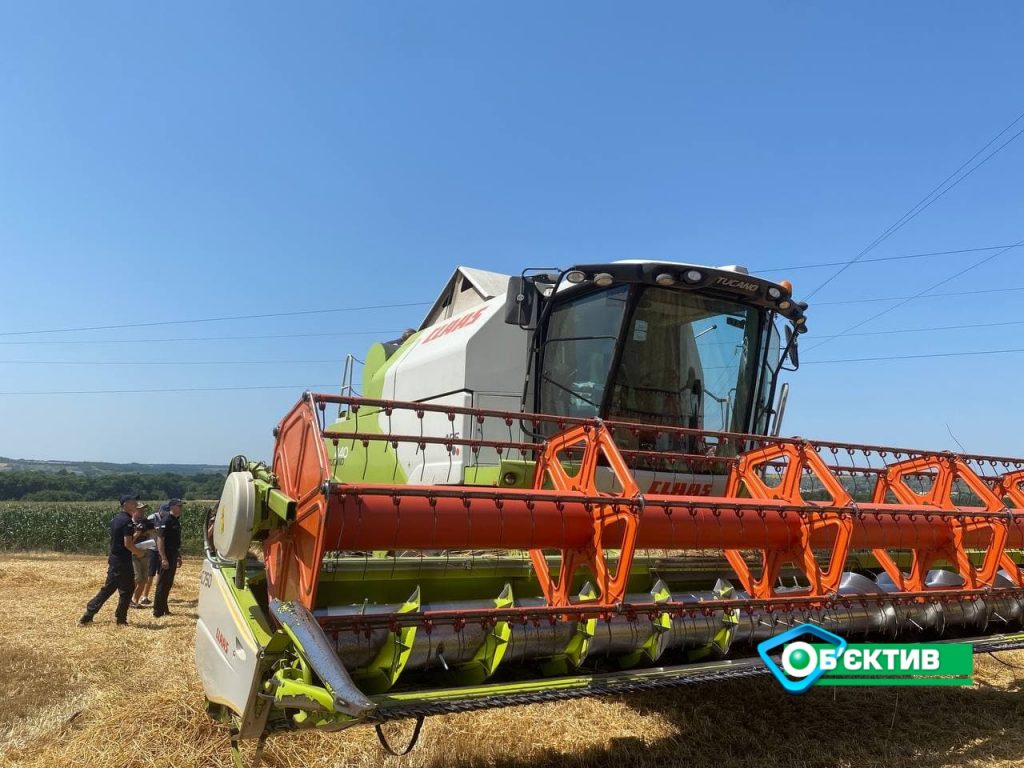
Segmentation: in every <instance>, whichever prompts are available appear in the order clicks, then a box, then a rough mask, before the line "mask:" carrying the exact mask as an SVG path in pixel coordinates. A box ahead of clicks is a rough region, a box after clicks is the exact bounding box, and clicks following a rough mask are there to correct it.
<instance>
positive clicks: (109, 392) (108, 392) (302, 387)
mask: <svg viewBox="0 0 1024 768" xmlns="http://www.w3.org/2000/svg"><path fill="white" fill-rule="evenodd" d="M337 386H338V383H337V382H333V383H331V384H269V385H263V386H251V387H168V388H162V389H77V390H52V391H48V392H40V391H29V392H0V396H20V395H133V394H161V393H166V392H245V391H253V390H264V389H291V390H295V391H296V392H304V391H305V390H307V389H310V388H316V389H320V388H323V387H331V388H334V387H337Z"/></svg>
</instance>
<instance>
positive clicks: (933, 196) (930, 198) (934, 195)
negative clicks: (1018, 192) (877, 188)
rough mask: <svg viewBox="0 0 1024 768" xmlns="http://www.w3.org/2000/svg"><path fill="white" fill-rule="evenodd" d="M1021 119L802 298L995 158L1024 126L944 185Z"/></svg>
mask: <svg viewBox="0 0 1024 768" xmlns="http://www.w3.org/2000/svg"><path fill="white" fill-rule="evenodd" d="M1022 118H1024V112H1022V113H1021V114H1019V115H1017V117H1015V118H1014V119H1013V121H1012V122H1010V124H1009V125H1007V126H1006V127H1005V128H1003V130H1001V131H1000V132H999V133H997V134H996V135H995V136H993V137H992V138H991V139H990V140H989V141H988V142H987V143H986V144H985V145H984V146H983V147H982V148H981V149H979V150H978V151H977V152H975V153H974V154H973V155H971V156H970V157H969V158H968V159H967V160H966V161H965V162H964V163H963V164H961V165H960V167H959V168H957V169H956V170H955V171H953V172H952V173H951V174H949V176H947V177H946V178H945V179H943V180H942V181H941V182H940V183H939V184H938V185H937V186H936V187H935V188H934V189H932V191H931V192H929V193H928V194H927V195H925V196H924V197H922V198H921V199H920V200H919V201H918V202H917V204H916V205H914V206H913V207H912V208H910V210H908V211H907V212H906V213H904V214H903V215H902V216H900V218H899V219H897V220H896V221H895V222H894V223H893V224H891V225H890V226H889V228H888V229H886V230H885V231H884V232H882V234H880V235H879V236H878V237H876V238H875V239H874V240H872V241H871V242H870V243H868V245H867V246H865V247H864V248H863V249H862V250H861V252H860V253H858V254H857V255H856V256H854V257H853V259H852V260H851V261H850V262H849V263H847V264H844V265H843V266H841V267H840V268H839V269H837V270H836V271H835V272H833V273H832V274H831V275H830V276H829V277H828V278H827V279H826V280H825V281H824V282H822V283H821V284H820V285H818V287H817V288H815V289H814V290H812V291H811V292H810V293H808V294H806V295H805V299H809V298H811V297H812V296H814V294H816V293H817V292H818V291H820V290H821V289H822V288H824V287H825V286H826V285H828V284H829V283H831V282H832V281H833V280H835V279H836V278H837V277H839V276H840V275H841V274H843V272H845V271H846V270H847V269H849V268H850V267H851V266H852V265H853V264H856V263H857V262H858V261H860V260H861V259H862V258H863V257H864V256H867V255H868V254H869V253H870V252H871V251H873V250H874V249H875V248H877V247H878V246H879V245H881V244H882V243H883V242H885V241H886V240H887V239H889V238H890V237H891V236H892V235H894V234H895V233H896V232H898V231H899V230H901V229H902V228H903V227H905V226H906V225H907V224H909V223H910V222H911V221H912V220H913V219H915V218H917V217H918V216H919V215H920V214H922V213H924V212H925V211H926V210H927V209H928V208H930V207H931V206H932V205H933V204H934V203H936V202H938V200H939V199H941V198H942V197H943V196H945V195H946V194H947V193H948V192H949V191H950V190H952V189H953V188H954V187H956V186H957V185H958V184H960V182H962V181H964V179H966V178H967V177H968V176H970V175H971V174H972V173H974V172H975V171H976V170H978V169H979V168H981V166H983V165H984V164H985V163H987V162H988V161H989V160H991V159H992V158H993V157H995V156H996V155H997V154H998V153H999V152H1001V151H1002V150H1003V149H1004V148H1005V147H1006V146H1008V145H1009V144H1010V143H1011V142H1013V141H1015V140H1016V139H1017V137H1018V136H1020V135H1021V134H1022V133H1024V128H1022V129H1021V130H1019V131H1017V132H1016V133H1014V134H1013V135H1012V136H1010V138H1008V139H1007V140H1006V141H1004V142H1003V143H1002V144H1000V145H999V146H998V147H996V148H995V149H994V150H992V151H991V152H990V153H989V154H987V155H985V157H983V158H982V159H981V161H980V162H979V163H977V164H976V165H975V166H974V167H972V168H971V169H970V170H968V171H967V172H966V173H964V174H963V175H961V176H960V177H959V178H957V179H956V181H954V182H953V183H952V184H949V186H946V185H947V183H948V182H949V181H950V180H951V179H953V178H954V177H956V176H957V174H959V173H960V172H961V171H962V170H963V169H964V168H966V167H967V166H968V165H970V164H971V163H972V162H974V160H975V158H977V157H978V155H980V154H981V153H982V152H984V151H985V150H986V149H988V148H989V147H990V146H992V145H993V144H994V143H995V142H996V141H998V140H999V138H1000V137H1002V136H1003V134H1005V133H1006V132H1007V131H1009V130H1010V129H1011V128H1013V126H1015V125H1016V124H1017V123H1018V122H1020V120H1021V119H1022ZM944 187H945V188H944ZM940 190H941V191H940Z"/></svg>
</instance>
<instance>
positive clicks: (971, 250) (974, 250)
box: [752, 245, 1020, 304]
mask: <svg viewBox="0 0 1024 768" xmlns="http://www.w3.org/2000/svg"><path fill="white" fill-rule="evenodd" d="M1008 247H1009V248H1019V247H1020V246H1017V245H1011V246H1006V245H988V246H985V247H983V248H960V249H959V250H956V251H929V252H927V253H908V254H904V255H902V256H877V257H875V258H873V259H860V260H859V261H854V260H852V259H851V260H848V261H823V262H821V263H820V264H799V265H797V266H793V267H771V268H769V269H755V270H752V272H753V273H754V274H755V275H763V274H765V273H767V272H795V271H796V270H798V269H818V268H820V267H839V266H842V265H844V264H846V265H849V264H877V263H879V262H883V261H905V260H907V259H923V258H928V257H930V256H952V255H954V254H961V253H980V252H981V251H998V250H999V249H1000V248H1008ZM816 303H817V304H823V303H825V302H816Z"/></svg>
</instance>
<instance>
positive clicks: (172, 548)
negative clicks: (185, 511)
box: [153, 499, 185, 619]
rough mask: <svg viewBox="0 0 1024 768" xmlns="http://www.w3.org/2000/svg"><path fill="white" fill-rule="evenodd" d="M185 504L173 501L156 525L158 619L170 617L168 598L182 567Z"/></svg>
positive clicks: (154, 606) (169, 503)
mask: <svg viewBox="0 0 1024 768" xmlns="http://www.w3.org/2000/svg"><path fill="white" fill-rule="evenodd" d="M184 504H185V502H184V501H182V500H181V499H171V500H170V501H168V502H167V503H166V504H164V505H163V507H161V508H160V511H161V512H163V511H164V508H165V507H166V510H167V512H168V513H169V514H167V515H163V516H161V517H160V519H159V521H158V522H157V525H156V534H157V538H156V548H157V554H158V555H159V557H160V576H159V577H158V579H157V582H156V594H155V595H154V596H153V615H154V616H155V617H156V618H158V619H159V618H160V617H161V616H169V615H170V613H171V612H170V611H169V610H167V596H168V595H169V594H170V593H171V587H172V586H174V574H175V573H177V572H178V568H179V567H180V566H181V510H182V507H183V506H184Z"/></svg>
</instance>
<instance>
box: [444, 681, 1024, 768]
mask: <svg viewBox="0 0 1024 768" xmlns="http://www.w3.org/2000/svg"><path fill="white" fill-rule="evenodd" d="M1016 674H1019V675H1020V676H1021V678H1020V679H1017V680H1011V681H1010V682H1009V683H1008V684H1005V685H1004V687H1001V688H993V687H991V686H986V685H979V686H975V687H973V688H858V689H850V688H816V689H814V690H812V691H810V692H809V693H807V694H805V695H803V696H792V695H789V694H786V693H784V692H782V691H781V690H780V689H779V687H778V686H777V684H776V683H775V681H774V680H770V679H767V678H766V679H757V680H751V681H746V682H742V681H733V682H728V683H724V684H721V685H718V686H715V687H711V686H704V687H699V688H690V689H675V690H671V691H666V692H661V693H657V692H653V693H645V694H637V695H634V696H630V697H626V698H622V699H620V701H621V702H622V703H623V704H624V705H625V706H627V707H629V708H630V709H632V710H634V711H636V712H637V713H638V714H642V715H644V716H645V717H649V718H652V719H657V720H660V721H661V723H660V727H659V728H658V729H657V732H659V733H662V734H663V733H665V732H668V733H669V734H670V735H667V736H664V735H662V736H658V737H654V738H638V737H627V738H618V739H616V738H611V739H609V740H608V741H607V742H606V744H605V745H603V746H601V747H588V748H585V749H582V750H578V751H563V750H560V749H545V750H543V751H541V752H539V753H537V752H534V753H532V754H530V755H528V756H524V757H523V758H515V759H508V758H503V757H489V758H483V757H482V756H481V757H473V758H469V759H465V760H461V761H460V760H459V759H458V758H454V759H453V757H452V756H447V757H446V758H444V759H438V760H435V761H432V762H431V763H429V765H432V766H437V767H438V768H440V767H441V766H451V765H458V766H477V765H484V764H486V765H488V766H496V767H497V768H543V767H545V766H550V767H554V766H558V768H566V767H567V766H617V767H618V766H621V767H622V768H627V767H631V766H644V767H645V768H646V767H647V766H650V767H651V768H654V767H655V766H658V767H659V768H662V767H663V766H676V765H678V766H687V767H688V768H700V767H702V766H708V768H711V767H712V766H714V768H721V767H722V766H725V765H728V766H749V767H750V768H754V767H755V766H756V767H757V768H768V767H771V766H779V768H782V767H783V766H785V767H786V768H792V767H793V766H808V767H810V766H815V767H817V766H821V767H822V768H824V767H825V766H857V768H861V767H870V766H908V768H909V767H910V766H912V767H913V768H940V767H945V766H962V765H972V764H976V765H982V764H984V765H989V764H992V763H993V762H995V763H997V764H998V763H1000V762H1004V761H1005V764H1007V765H1017V764H1021V763H1022V762H1024V695H1022V688H1024V670H1022V671H1021V672H1019V673H1016ZM427 726H428V727H427V728H425V729H424V737H425V738H429V733H428V730H429V721H428V724H427ZM551 727H552V728H555V729H562V728H571V729H573V730H576V729H580V728H584V729H585V728H588V723H586V722H572V723H562V722H559V721H558V720H557V719H556V720H555V721H554V722H552V723H551ZM590 727H594V728H599V727H600V724H599V723H594V724H591V726H590Z"/></svg>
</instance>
